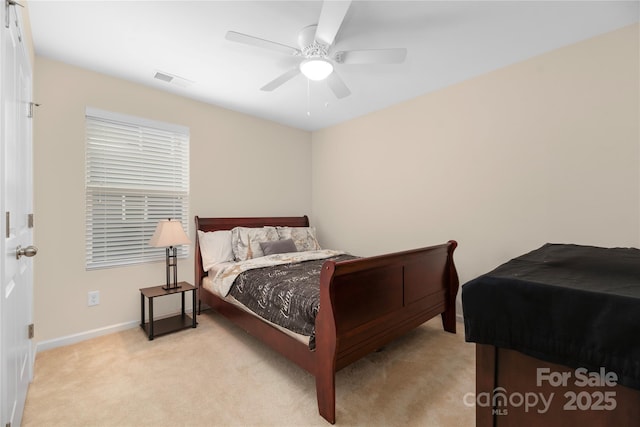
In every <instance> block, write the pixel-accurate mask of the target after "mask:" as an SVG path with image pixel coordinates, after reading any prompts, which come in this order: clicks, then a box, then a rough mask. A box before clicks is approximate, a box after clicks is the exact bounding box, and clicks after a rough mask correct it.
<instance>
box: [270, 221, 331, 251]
mask: <svg viewBox="0 0 640 427" xmlns="http://www.w3.org/2000/svg"><path fill="white" fill-rule="evenodd" d="M276 228H277V230H278V235H279V236H280V239H291V240H293V243H294V244H295V245H296V248H298V251H300V252H303V251H315V250H318V249H321V248H320V244H319V243H318V239H316V229H315V228H314V227H276Z"/></svg>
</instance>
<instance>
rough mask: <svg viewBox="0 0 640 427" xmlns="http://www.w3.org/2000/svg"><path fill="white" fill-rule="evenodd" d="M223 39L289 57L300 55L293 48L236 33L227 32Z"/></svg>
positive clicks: (298, 51)
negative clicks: (273, 51)
mask: <svg viewBox="0 0 640 427" xmlns="http://www.w3.org/2000/svg"><path fill="white" fill-rule="evenodd" d="M225 38H226V39H227V40H231V41H232V42H238V43H244V44H248V45H250V46H257V47H261V48H264V49H270V50H275V51H276V52H280V53H286V54H289V55H296V54H299V53H301V52H300V50H299V49H296V48H295V47H291V46H287V45H285V44H280V43H276V42H272V41H270V40H265V39H261V38H258V37H254V36H250V35H247V34H243V33H237V32H235V31H227V34H226V35H225Z"/></svg>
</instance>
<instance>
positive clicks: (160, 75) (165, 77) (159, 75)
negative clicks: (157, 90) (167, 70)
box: [153, 71, 173, 83]
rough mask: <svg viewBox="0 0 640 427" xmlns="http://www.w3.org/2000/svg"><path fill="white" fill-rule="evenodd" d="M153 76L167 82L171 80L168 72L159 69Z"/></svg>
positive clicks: (171, 77)
mask: <svg viewBox="0 0 640 427" xmlns="http://www.w3.org/2000/svg"><path fill="white" fill-rule="evenodd" d="M153 77H154V78H156V79H158V80H162V81H163V82H167V83H171V80H173V76H170V75H169V74H164V73H161V72H160V71H158V72H157V73H156V75H155V76H153Z"/></svg>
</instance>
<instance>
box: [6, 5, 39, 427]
mask: <svg viewBox="0 0 640 427" xmlns="http://www.w3.org/2000/svg"><path fill="white" fill-rule="evenodd" d="M3 3H4V2H3ZM2 6H3V7H2V8H1V9H2V20H1V25H2V27H0V31H2V33H1V34H2V35H1V36H0V39H1V41H2V45H1V49H2V51H1V52H0V55H1V61H0V64H1V65H0V102H1V104H0V125H1V126H0V140H1V147H0V148H1V150H0V153H1V154H2V161H1V162H0V165H1V167H2V172H1V173H0V180H1V181H0V204H1V205H2V206H1V209H0V214H1V215H0V218H1V220H0V224H1V227H0V228H1V229H0V233H2V238H0V242H2V243H1V245H2V247H1V250H2V254H3V257H2V265H1V266H2V268H1V269H0V271H1V272H2V274H1V279H2V283H0V321H1V327H0V329H1V337H0V338H1V339H0V356H1V363H2V365H1V368H2V369H1V371H0V383H1V386H2V390H0V391H1V393H0V395H1V398H0V400H2V402H1V404H2V406H1V409H2V412H1V413H0V415H1V418H0V426H3V427H4V426H13V427H18V426H19V425H20V422H21V420H22V411H23V408H24V403H25V399H26V395H27V388H28V386H29V382H30V381H31V378H32V375H33V356H32V348H31V341H30V340H29V325H30V324H31V321H32V320H31V319H32V310H33V307H32V301H33V295H32V292H33V283H32V282H33V268H32V262H33V261H32V259H31V258H30V256H32V255H33V250H32V248H31V247H30V245H31V244H32V228H31V224H32V221H30V218H29V215H30V214H31V212H32V166H31V164H32V160H31V159H32V153H31V146H32V144H31V119H30V118H29V115H30V114H29V106H30V105H29V103H30V101H31V67H30V64H29V59H28V55H27V50H26V47H25V46H24V42H23V40H22V35H21V16H18V13H19V12H18V11H17V10H16V6H9V7H6V8H5V7H4V4H3V5H2ZM7 17H8V19H7ZM7 26H8V28H7ZM19 247H22V248H26V249H27V250H26V254H27V255H30V256H20V257H19V258H18V256H17V255H16V251H17V249H18V248H19Z"/></svg>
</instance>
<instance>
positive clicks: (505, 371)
mask: <svg viewBox="0 0 640 427" xmlns="http://www.w3.org/2000/svg"><path fill="white" fill-rule="evenodd" d="M462 303H463V311H464V322H465V339H466V341H468V342H473V343H476V344H475V345H476V392H475V394H474V396H471V395H468V396H466V397H465V399H466V400H465V404H468V405H472V404H473V405H475V406H476V425H477V426H478V427H489V426H492V427H500V426H519V427H528V426H540V425H545V426H546V427H553V426H567V425H580V426H583V427H590V426H632V425H637V423H638V420H639V419H640V250H638V249H635V248H601V247H594V246H584V245H571V244H550V243H548V244H545V245H543V246H542V247H540V248H538V249H536V250H533V251H531V252H529V253H527V254H524V255H522V256H519V257H517V258H514V259H512V260H510V261H509V262H507V263H505V264H503V265H501V266H499V267H498V268H496V269H494V270H493V271H491V272H489V273H487V274H484V275H482V276H480V277H478V278H476V279H474V280H472V281H470V282H468V283H466V284H465V285H464V286H463V287H462Z"/></svg>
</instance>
